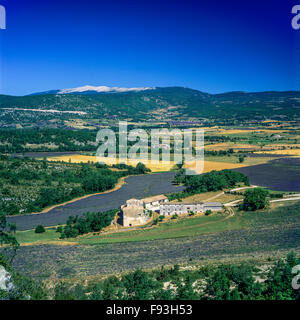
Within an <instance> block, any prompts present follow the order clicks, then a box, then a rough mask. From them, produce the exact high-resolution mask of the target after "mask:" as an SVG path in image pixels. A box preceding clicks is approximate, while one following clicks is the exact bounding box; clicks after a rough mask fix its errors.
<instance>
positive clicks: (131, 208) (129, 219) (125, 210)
mask: <svg viewBox="0 0 300 320" xmlns="http://www.w3.org/2000/svg"><path fill="white" fill-rule="evenodd" d="M148 220H149V216H148V215H147V214H146V213H145V210H144V204H143V201H142V200H137V199H130V200H127V201H126V204H125V205H123V206H121V214H120V224H121V225H122V226H124V227H133V226H138V225H141V224H144V223H146V222H147V221H148Z"/></svg>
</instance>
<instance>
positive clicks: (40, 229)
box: [34, 225, 46, 233]
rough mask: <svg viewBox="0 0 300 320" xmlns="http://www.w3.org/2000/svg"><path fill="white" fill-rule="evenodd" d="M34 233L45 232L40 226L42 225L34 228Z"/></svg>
mask: <svg viewBox="0 0 300 320" xmlns="http://www.w3.org/2000/svg"><path fill="white" fill-rule="evenodd" d="M34 232H35V233H44V232H46V230H45V228H44V227H43V226H42V225H38V226H37V227H36V228H35V231H34Z"/></svg>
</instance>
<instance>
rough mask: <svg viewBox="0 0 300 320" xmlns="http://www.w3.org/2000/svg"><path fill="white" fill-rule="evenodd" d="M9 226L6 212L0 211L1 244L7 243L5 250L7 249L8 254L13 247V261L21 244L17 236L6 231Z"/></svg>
mask: <svg viewBox="0 0 300 320" xmlns="http://www.w3.org/2000/svg"><path fill="white" fill-rule="evenodd" d="M7 227H8V225H7V220H6V215H5V213H3V212H0V246H2V245H3V244H4V245H6V246H5V250H4V251H6V252H7V254H8V252H9V249H10V248H12V254H11V262H12V260H13V258H14V257H15V255H16V253H17V249H18V248H19V246H20V244H19V242H18V241H17V239H16V237H15V236H13V235H12V234H9V233H8V232H6V228H7Z"/></svg>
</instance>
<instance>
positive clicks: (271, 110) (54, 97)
mask: <svg viewBox="0 0 300 320" xmlns="http://www.w3.org/2000/svg"><path fill="white" fill-rule="evenodd" d="M16 108H18V109H19V110H16ZM12 109H15V110H12ZM20 109H22V110H20ZM23 109H35V110H36V111H32V110H30V111H26V110H23ZM37 109H39V110H44V111H45V110H48V111H47V112H41V111H38V110H37ZM53 110H55V111H61V113H57V112H55V113H53ZM66 112H67V113H66ZM80 112H81V113H82V114H81V113H80ZM0 114H1V121H0V126H2V127H3V126H6V127H7V126H9V125H16V124H18V125H19V126H22V127H23V126H25V125H29V124H30V125H33V124H39V125H42V126H46V125H47V126H51V125H52V126H54V127H55V126H59V125H60V126H62V125H63V124H64V123H63V121H64V120H68V119H72V118H74V117H75V118H80V119H82V120H91V119H98V120H99V121H98V124H101V123H103V121H104V120H110V119H130V120H132V121H153V120H156V121H174V120H181V121H183V120H189V121H204V120H210V121H223V122H224V120H227V121H229V120H230V121H233V120H235V121H237V122H240V121H245V120H249V119H250V118H251V119H252V120H259V119H265V118H266V117H267V118H274V119H286V120H297V119H299V115H300V92H297V91H294V92H292V91H291V92H260V93H246V92H231V93H225V94H215V95H212V94H208V93H203V92H200V91H197V90H193V89H189V88H182V87H167V88H156V89H152V90H147V91H141V92H126V93H102V94H85V95H82V94H77V95H76V94H44V95H43V94H39V95H30V96H23V97H13V96H6V95H0ZM55 119H59V121H60V122H58V123H55V121H53V120H55ZM51 121H52V122H51ZM99 122H100V123H99ZM104 122H105V121H104Z"/></svg>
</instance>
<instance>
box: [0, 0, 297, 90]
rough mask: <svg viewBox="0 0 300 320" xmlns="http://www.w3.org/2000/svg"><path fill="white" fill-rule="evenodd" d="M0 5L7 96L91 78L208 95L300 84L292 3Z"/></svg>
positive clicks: (112, 0) (13, 0) (12, 0)
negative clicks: (4, 14) (3, 11)
mask: <svg viewBox="0 0 300 320" xmlns="http://www.w3.org/2000/svg"><path fill="white" fill-rule="evenodd" d="M74 2H75V3H74ZM299 3H300V1H299ZM0 4H2V5H5V7H6V11H7V29H6V30H0V73H1V74H0V77H1V82H0V93H5V94H13V95H23V94H29V93H32V92H38V91H45V90H50V89H61V88H71V87H77V86H82V85H86V84H89V85H106V86H120V87H143V86H185V87H190V88H194V89H198V90H201V91H206V92H210V93H217V92H226V91H236V90H238V91H240V90H243V91H263V90H300V81H299V78H300V77H299V73H298V71H299V70H300V62H299V61H300V60H299V57H297V54H298V53H297V52H300V45H299V43H300V42H299V41H300V30H299V31H295V30H293V29H292V28H291V22H290V21H291V19H292V15H291V8H292V5H293V1H288V0H260V1H259V0H251V1H240V0H226V1H225V0H223V1H221V0H214V1H211V0H210V1H209V0H203V1H201V0H198V1H191V0H184V1H183V0H181V1H176V0H172V1H171V0H160V1H158V0H151V1H148V0H147V1H146V0H139V1H134V0H128V1H126V0H109V1H102V0H98V1H95V0H84V1H81V0H77V1H68V0H67V1H63V0H60V1H57V0H51V1H48V0H43V1H40V0H39V1H34V0H26V1H20V0H7V1H6V0H0ZM297 61H298V62H297Z"/></svg>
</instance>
